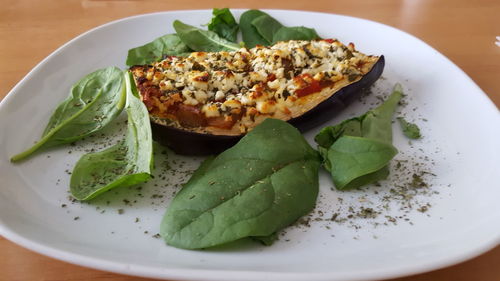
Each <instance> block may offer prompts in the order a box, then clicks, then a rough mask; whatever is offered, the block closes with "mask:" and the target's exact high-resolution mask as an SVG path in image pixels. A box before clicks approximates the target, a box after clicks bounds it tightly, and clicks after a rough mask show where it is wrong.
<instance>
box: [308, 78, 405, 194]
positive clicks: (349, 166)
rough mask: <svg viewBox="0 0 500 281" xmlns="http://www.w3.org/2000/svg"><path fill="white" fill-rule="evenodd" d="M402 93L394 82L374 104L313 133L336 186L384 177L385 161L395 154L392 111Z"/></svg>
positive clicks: (356, 183) (356, 184)
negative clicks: (362, 111)
mask: <svg viewBox="0 0 500 281" xmlns="http://www.w3.org/2000/svg"><path fill="white" fill-rule="evenodd" d="M401 97H402V87H401V85H399V84H397V85H396V86H395V87H394V90H393V92H392V94H391V96H389V98H388V99H387V100H386V101H385V102H384V103H382V104H381V105H380V106H378V107H377V108H374V109H372V110H370V111H368V112H366V113H365V114H363V115H361V116H359V117H355V118H351V119H348V120H345V121H343V122H341V123H340V124H337V125H335V126H329V127H325V128H323V129H322V130H321V131H320V132H319V133H318V134H317V135H316V137H315V141H316V143H317V144H318V151H319V153H320V155H321V156H322V157H323V166H324V167H325V168H326V169H327V170H328V171H330V173H331V175H332V180H333V182H334V184H335V187H336V188H338V189H350V188H356V187H360V186H363V185H366V184H369V183H373V182H376V181H379V180H383V179H385V178H387V176H388V175H389V168H388V166H387V165H388V163H389V161H390V160H391V159H392V158H393V157H394V156H395V155H396V154H397V149H396V148H395V147H394V146H393V145H392V115H393V114H394V111H395V110H396V107H397V105H398V102H399V100H400V99H401Z"/></svg>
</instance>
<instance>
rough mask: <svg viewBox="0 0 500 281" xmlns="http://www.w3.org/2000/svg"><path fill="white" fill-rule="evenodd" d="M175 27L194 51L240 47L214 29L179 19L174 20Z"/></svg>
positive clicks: (226, 49)
mask: <svg viewBox="0 0 500 281" xmlns="http://www.w3.org/2000/svg"><path fill="white" fill-rule="evenodd" d="M174 28H175V31H176V32H177V35H178V36H179V37H180V38H181V40H182V42H184V44H186V45H187V46H188V47H189V48H191V49H192V50H194V51H204V52H218V51H237V50H239V49H240V45H238V44H236V43H233V42H230V41H228V40H226V39H224V38H221V37H219V35H217V33H215V32H213V31H210V30H203V29H200V28H197V27H194V26H192V25H188V24H184V23H182V22H181V21H179V20H176V21H174Z"/></svg>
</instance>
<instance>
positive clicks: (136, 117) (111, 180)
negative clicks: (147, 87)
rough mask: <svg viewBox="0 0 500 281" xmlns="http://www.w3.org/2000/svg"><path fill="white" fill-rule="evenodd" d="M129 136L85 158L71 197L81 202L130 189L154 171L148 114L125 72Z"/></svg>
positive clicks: (72, 183) (76, 172) (73, 177)
mask: <svg viewBox="0 0 500 281" xmlns="http://www.w3.org/2000/svg"><path fill="white" fill-rule="evenodd" d="M122 75H124V76H125V78H124V80H125V82H126V93H127V94H126V97H127V106H126V107H125V111H126V112H127V116H128V121H127V134H126V136H125V139H123V140H122V141H120V142H119V143H117V144H115V145H113V146H111V147H109V148H107V149H105V150H103V151H99V152H91V153H87V154H84V155H83V156H82V157H81V158H80V160H78V162H77V163H76V165H75V167H74V169H73V172H72V174H71V181H70V191H71V195H72V196H73V197H75V198H76V199H78V200H90V199H92V198H94V197H96V196H97V195H99V194H101V193H103V192H105V191H108V190H110V189H112V188H115V187H124V186H131V185H135V184H139V183H142V182H145V181H147V180H149V179H150V178H151V173H152V169H153V139H152V137H151V126H150V122H149V117H148V111H147V110H146V107H145V106H144V104H143V103H142V102H141V101H140V100H139V96H138V94H137V92H136V91H135V88H134V85H133V84H132V82H131V77H130V74H129V73H127V72H125V73H124V74H123V72H122Z"/></svg>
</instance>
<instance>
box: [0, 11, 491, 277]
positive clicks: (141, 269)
mask: <svg viewBox="0 0 500 281" xmlns="http://www.w3.org/2000/svg"><path fill="white" fill-rule="evenodd" d="M231 10H232V11H238V12H242V11H245V10H247V9H231ZM261 10H262V11H267V12H270V13H272V12H283V13H287V12H295V13H303V14H322V15H328V16H337V17H343V18H347V19H351V20H356V21H361V22H366V23H370V24H375V25H379V26H381V27H383V28H389V29H391V30H393V31H396V32H400V33H403V34H404V35H406V36H409V37H411V38H412V39H415V40H417V41H419V42H420V43H423V44H424V45H425V46H427V47H429V48H431V49H432V50H433V51H434V52H435V53H436V54H437V55H438V56H441V58H443V59H445V60H446V61H447V62H449V63H451V64H452V65H453V66H455V67H456V68H457V69H458V70H459V72H460V73H461V75H462V76H464V77H467V79H468V82H469V83H471V84H472V85H473V86H474V87H476V88H477V90H478V91H479V92H480V93H482V95H481V96H482V99H483V100H481V101H480V102H481V103H483V104H484V105H485V106H489V107H491V108H492V109H496V105H495V104H494V103H493V101H492V100H491V99H490V98H489V97H488V95H487V94H486V93H485V92H484V91H483V90H482V89H481V88H480V87H479V86H478V85H477V84H476V83H475V81H474V80H472V78H471V77H470V76H469V75H467V74H466V73H465V72H464V71H463V70H462V69H461V68H460V67H459V66H458V65H457V64H455V63H454V62H453V61H452V60H450V59H449V58H448V57H446V56H445V55H443V54H442V53H441V52H439V51H438V50H436V49H435V48H434V47H432V46H431V45H429V44H427V43H426V42H425V41H423V40H421V39H420V38H418V37H416V36H414V35H412V34H410V33H408V32H406V31H403V30H400V29H398V28H395V27H392V26H390V25H387V24H384V23H380V22H376V21H373V20H369V19H363V18H358V17H353V16H349V15H342V14H335V13H326V12H317V11H305V10H287V9H261ZM179 12H181V13H186V12H187V13H189V12H196V13H199V12H208V13H209V12H211V9H195V10H190V9H185V10H168V11H158V12H153V13H145V14H137V15H133V16H129V17H124V18H120V19H116V20H113V21H110V22H107V23H104V24H102V25H99V26H96V27H93V28H91V29H89V30H87V31H85V32H83V33H81V34H79V35H77V36H76V37H74V38H72V39H71V40H69V41H67V42H66V43H64V44H63V45H61V46H60V47H58V48H57V49H56V50H54V51H53V52H52V53H50V54H49V55H48V56H47V57H45V58H44V59H43V60H41V61H40V62H39V63H38V64H36V65H35V66H34V67H33V68H32V69H31V70H30V71H29V72H28V73H27V74H26V75H25V76H24V77H23V78H22V79H21V80H20V81H19V82H18V83H17V84H16V85H15V86H14V87H13V88H12V89H11V90H10V91H9V92H8V93H7V95H6V96H5V97H4V98H3V99H2V101H0V110H2V109H3V107H6V104H7V103H8V102H10V100H11V99H12V98H13V97H14V95H15V93H16V92H17V91H18V88H20V87H21V86H22V85H23V84H24V83H25V82H26V81H28V80H29V79H30V78H31V77H32V76H34V75H35V74H36V73H37V72H38V71H39V69H40V68H41V67H42V66H43V65H44V64H45V63H46V62H47V61H48V60H49V59H51V58H52V57H54V56H57V54H58V53H59V52H61V51H62V50H64V49H65V48H66V47H67V46H68V45H70V44H73V43H74V42H75V41H78V40H80V39H81V38H83V37H85V36H87V35H88V34H91V33H93V32H95V31H97V30H99V29H102V28H105V27H107V26H110V25H115V24H119V23H121V22H123V21H128V20H132V19H135V18H142V17H149V16H155V15H166V14H177V13H179ZM497 217H498V218H500V216H497ZM499 230H500V228H499ZM0 235H2V236H3V237H4V238H6V239H7V240H9V241H11V242H14V243H15V244H17V245H19V246H21V247H23V248H26V249H28V250H31V251H34V252H36V253H39V254H42V255H45V256H48V257H51V258H54V259H57V260H61V261H64V262H68V263H70V264H75V265H80V266H84V267H89V268H93V269H97V270H103V271H109V272H114V273H118V274H128V275H133V276H141V277H151V278H176V279H181V280H184V279H197V280H234V279H235V278H237V279H242V275H243V276H244V277H243V280H252V279H267V280H303V278H304V277H307V278H308V279H309V280H325V279H330V278H331V276H330V275H331V273H332V272H323V273H310V272H294V273H286V272H270V271H243V270H231V269H229V270H220V269H209V270H207V269H179V268H167V269H165V268H164V269H162V268H159V267H156V266H145V265H138V264H127V263H123V262H116V261H111V260H107V259H103V258H96V257H92V256H89V255H83V254H78V253H75V252H71V251H68V250H61V249H59V248H56V247H52V246H47V245H45V244H43V243H41V242H37V241H35V240H31V239H29V238H26V237H25V236H23V235H22V233H17V232H16V231H13V230H12V229H10V228H8V227H7V226H6V224H4V222H3V219H2V217H1V216H0ZM492 237H493V236H492ZM499 244H500V231H499V233H497V237H496V238H495V237H493V239H491V240H490V241H486V242H485V241H483V242H482V244H481V245H480V246H476V247H474V248H469V249H468V251H464V252H462V253H461V254H460V255H455V256H449V257H447V258H443V259H441V260H440V261H438V262H436V261H433V262H427V263H420V264H418V265H416V266H415V265H409V266H408V265H407V266H405V267H401V266H400V267H399V268H397V269H395V270H387V269H384V270H381V271H376V272H373V271H370V272H357V273H356V274H352V272H351V273H349V274H347V273H344V274H343V275H337V276H335V277H334V278H335V280H337V279H338V280H369V279H386V278H396V277H401V276H408V275H414V274H418V273H424V272H428V271H432V270H436V269H440V268H444V267H448V266H451V265H454V264H458V263H461V262H464V261H466V260H469V259H472V258H474V257H477V256H479V255H481V254H483V253H485V252H487V251H489V250H491V249H493V248H495V247H496V246H498V245H499Z"/></svg>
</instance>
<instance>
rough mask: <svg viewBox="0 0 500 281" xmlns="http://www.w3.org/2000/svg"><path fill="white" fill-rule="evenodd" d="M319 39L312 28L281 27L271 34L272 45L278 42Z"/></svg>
mask: <svg viewBox="0 0 500 281" xmlns="http://www.w3.org/2000/svg"><path fill="white" fill-rule="evenodd" d="M319 38H320V37H319V36H318V34H317V33H316V30H314V29H313V28H308V27H304V26H292V27H287V26H283V27H281V28H280V29H278V30H277V31H276V32H275V33H274V34H273V39H272V42H273V44H274V43H276V42H278V41H287V40H314V39H319Z"/></svg>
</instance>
